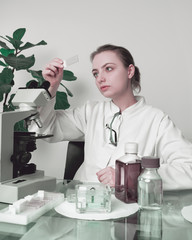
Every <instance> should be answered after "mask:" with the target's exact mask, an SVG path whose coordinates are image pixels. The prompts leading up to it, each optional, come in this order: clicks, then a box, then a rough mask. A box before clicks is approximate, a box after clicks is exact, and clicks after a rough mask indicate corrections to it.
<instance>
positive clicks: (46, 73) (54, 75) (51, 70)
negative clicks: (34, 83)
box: [42, 58, 64, 97]
mask: <svg viewBox="0 0 192 240" xmlns="http://www.w3.org/2000/svg"><path fill="white" fill-rule="evenodd" d="M63 69H64V66H63V61H62V60H61V59H59V58H54V59H53V60H52V61H51V62H50V63H48V64H47V65H46V67H45V68H44V69H43V71H42V75H43V78H44V79H45V80H47V81H48V82H50V87H49V92H50V94H51V96H52V97H54V96H55V95H56V92H57V89H58V87H59V84H60V82H61V80H62V79H63Z"/></svg>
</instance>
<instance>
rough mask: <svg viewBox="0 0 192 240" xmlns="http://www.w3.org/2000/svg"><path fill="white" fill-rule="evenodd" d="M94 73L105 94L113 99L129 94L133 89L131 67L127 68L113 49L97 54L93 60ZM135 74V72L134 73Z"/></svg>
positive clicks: (97, 83)
mask: <svg viewBox="0 0 192 240" xmlns="http://www.w3.org/2000/svg"><path fill="white" fill-rule="evenodd" d="M92 66H93V69H92V73H93V76H94V77H95V81H96V85H97V87H98V89H99V90H100V92H101V93H102V95H103V96H105V97H107V98H111V99H113V100H115V99H118V98H122V97H123V96H127V94H128V92H129V91H130V90H131V91H132V89H131V80H130V79H131V77H132V75H130V72H131V68H134V66H133V65H130V66H129V67H128V68H126V67H125V66H124V65H123V63H122V61H121V59H120V58H119V56H118V55H117V54H116V53H115V52H113V51H104V52H101V53H99V54H97V55H96V56H95V57H94V59H93V61H92ZM133 74H134V73H133Z"/></svg>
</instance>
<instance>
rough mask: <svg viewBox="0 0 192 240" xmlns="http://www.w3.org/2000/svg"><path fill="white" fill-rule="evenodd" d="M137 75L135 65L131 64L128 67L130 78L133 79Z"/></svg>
mask: <svg viewBox="0 0 192 240" xmlns="http://www.w3.org/2000/svg"><path fill="white" fill-rule="evenodd" d="M134 74H135V67H134V65H133V64H130V65H129V67H128V78H129V79H131V78H132V77H133V76H134Z"/></svg>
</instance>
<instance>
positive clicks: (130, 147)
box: [115, 142, 141, 203]
mask: <svg viewBox="0 0 192 240" xmlns="http://www.w3.org/2000/svg"><path fill="white" fill-rule="evenodd" d="M137 152H138V144H137V143H134V142H128V143H126V144H125V155H124V156H122V157H121V158H119V159H118V160H116V163H115V196H116V198H118V199H119V200H121V201H123V202H125V203H132V202H137V179H138V176H139V174H140V173H141V161H140V160H139V158H138V156H137Z"/></svg>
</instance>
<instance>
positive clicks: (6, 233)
mask: <svg viewBox="0 0 192 240" xmlns="http://www.w3.org/2000/svg"><path fill="white" fill-rule="evenodd" d="M75 184H76V182H75V181H71V182H67V181H58V184H57V189H56V191H57V192H62V193H64V194H65V196H66V192H67V191H68V189H70V190H71V189H73V188H74V186H75ZM188 205H192V190H182V191H169V192H164V199H163V208H162V211H159V210H155V211H149V210H145V211H144V210H142V211H141V210H139V211H138V212H136V213H135V214H133V215H131V216H129V217H126V218H121V219H115V220H105V221H90V220H80V219H74V218H68V217H65V216H63V215H60V214H59V213H57V212H56V211H55V210H54V209H52V210H51V211H49V212H47V213H46V214H44V215H43V216H41V217H40V218H38V219H37V220H36V221H35V222H32V223H30V224H28V225H26V226H23V225H16V224H8V223H2V222H0V240H18V239H22V240H44V239H45V240H61V239H68V240H73V239H78V240H95V239H98V240H110V239H112V240H132V239H133V240H137V239H138V240H145V239H147V240H149V239H165V240H172V239H173V240H177V239H178V240H181V239H182V240H188V239H191V236H192V223H191V222H188V221H187V220H185V219H184V218H183V216H182V215H181V209H182V208H183V207H184V206H188ZM127 206H128V205H127ZM5 207H7V204H2V203H1V204H0V209H3V208H5Z"/></svg>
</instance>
